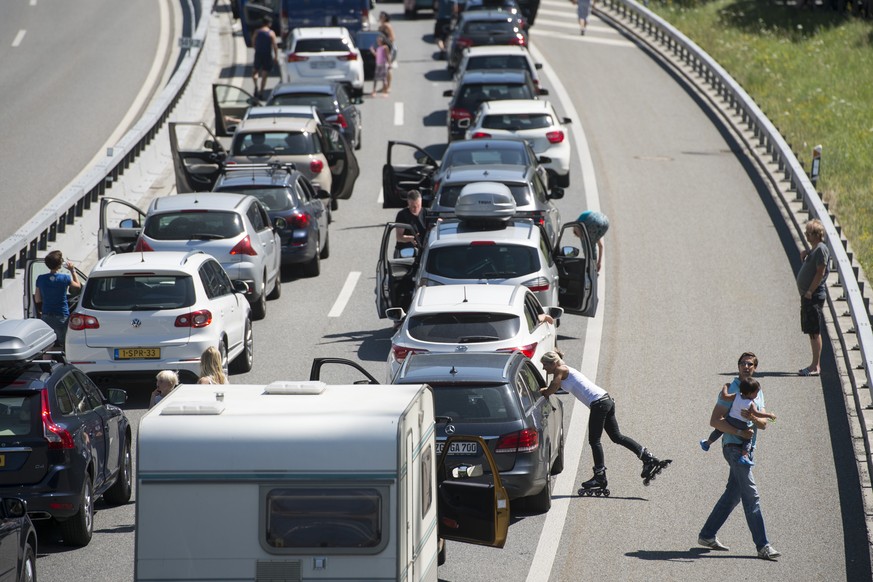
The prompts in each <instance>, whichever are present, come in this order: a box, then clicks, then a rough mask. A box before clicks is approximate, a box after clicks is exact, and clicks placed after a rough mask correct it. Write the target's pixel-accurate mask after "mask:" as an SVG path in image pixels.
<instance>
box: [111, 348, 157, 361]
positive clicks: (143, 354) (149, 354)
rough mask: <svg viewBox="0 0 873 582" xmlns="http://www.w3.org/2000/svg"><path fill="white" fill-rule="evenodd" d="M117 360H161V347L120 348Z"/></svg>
mask: <svg viewBox="0 0 873 582" xmlns="http://www.w3.org/2000/svg"><path fill="white" fill-rule="evenodd" d="M115 359H116V360H160V359H161V348H118V349H116V350H115Z"/></svg>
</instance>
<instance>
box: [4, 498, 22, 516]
mask: <svg viewBox="0 0 873 582" xmlns="http://www.w3.org/2000/svg"><path fill="white" fill-rule="evenodd" d="M3 513H4V514H5V517H13V518H17V517H24V516H25V515H27V502H26V501H24V500H23V499H18V498H17V497H7V498H6V499H4V500H3Z"/></svg>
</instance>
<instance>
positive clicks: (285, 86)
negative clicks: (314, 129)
mask: <svg viewBox="0 0 873 582" xmlns="http://www.w3.org/2000/svg"><path fill="white" fill-rule="evenodd" d="M267 105H311V106H313V107H315V108H316V109H317V110H318V112H319V113H321V115H322V117H323V118H324V123H328V124H330V125H332V126H334V127H336V128H337V129H339V130H340V131H341V132H342V134H343V135H344V136H345V138H346V140H347V141H348V142H349V143H350V144H351V145H352V147H354V148H355V149H356V150H359V149H361V131H362V127H363V122H362V120H361V110H360V109H359V108H358V106H357V105H355V103H354V102H353V101H352V99H351V98H349V95H348V93H347V92H346V88H345V86H343V85H341V84H340V83H336V82H324V83H312V82H309V83H302V82H299V83H279V84H278V85H276V86H275V87H273V92H272V93H271V94H270V98H269V99H268V100H267Z"/></svg>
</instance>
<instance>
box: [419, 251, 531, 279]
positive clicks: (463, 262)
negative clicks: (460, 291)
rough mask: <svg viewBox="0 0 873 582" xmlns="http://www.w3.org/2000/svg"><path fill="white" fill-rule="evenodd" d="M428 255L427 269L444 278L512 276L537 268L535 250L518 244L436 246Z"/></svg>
mask: <svg viewBox="0 0 873 582" xmlns="http://www.w3.org/2000/svg"><path fill="white" fill-rule="evenodd" d="M427 257H428V258H427V266H426V271H427V273H428V274H431V275H435V276H437V277H445V278H447V279H512V278H515V277H521V276H523V275H529V274H530V273H535V272H537V271H539V270H540V261H539V258H538V257H537V250H536V249H535V248H533V247H527V246H521V245H512V244H471V245H451V246H444V247H435V248H431V249H430V252H429V253H428V255H427Z"/></svg>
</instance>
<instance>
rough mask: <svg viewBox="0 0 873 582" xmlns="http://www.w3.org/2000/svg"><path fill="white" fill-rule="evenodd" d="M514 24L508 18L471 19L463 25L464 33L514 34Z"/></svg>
mask: <svg viewBox="0 0 873 582" xmlns="http://www.w3.org/2000/svg"><path fill="white" fill-rule="evenodd" d="M515 32H516V28H515V24H514V23H512V22H509V21H508V20H473V21H470V22H467V24H466V25H465V26H464V33H465V34H488V33H498V34H501V33H502V34H515Z"/></svg>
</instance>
